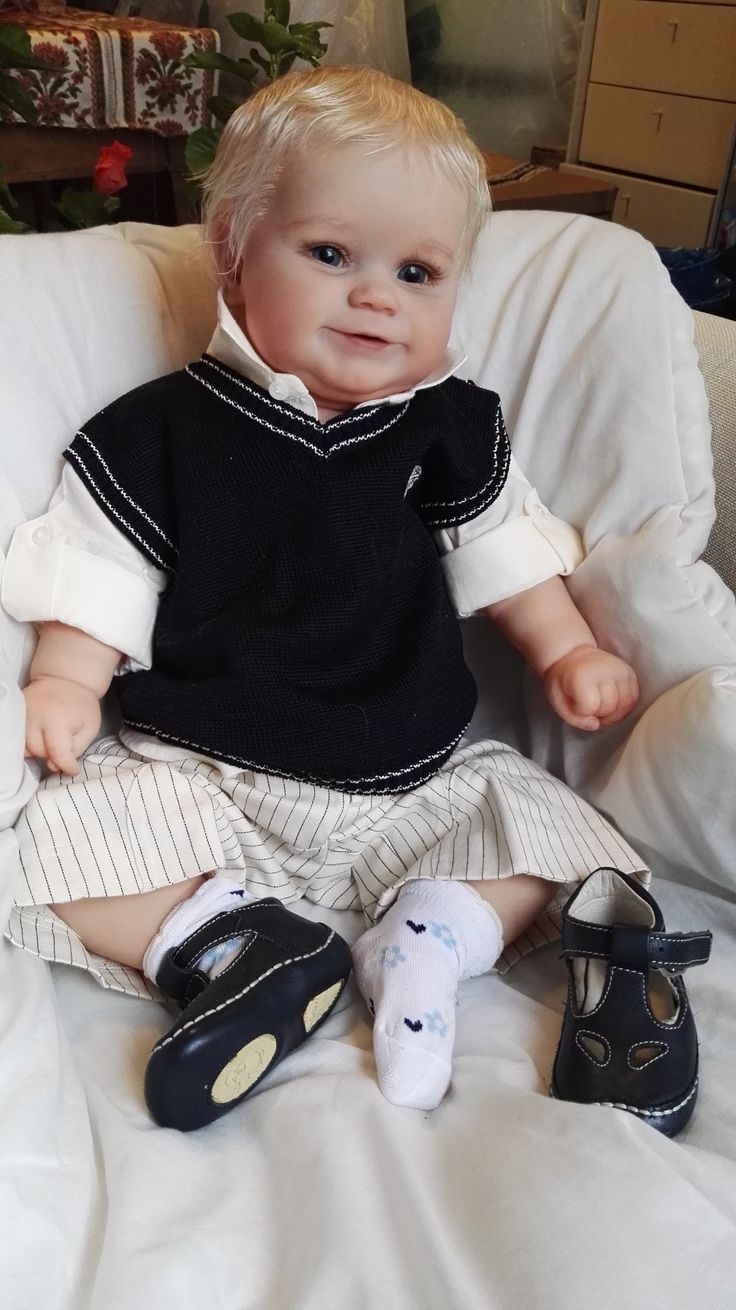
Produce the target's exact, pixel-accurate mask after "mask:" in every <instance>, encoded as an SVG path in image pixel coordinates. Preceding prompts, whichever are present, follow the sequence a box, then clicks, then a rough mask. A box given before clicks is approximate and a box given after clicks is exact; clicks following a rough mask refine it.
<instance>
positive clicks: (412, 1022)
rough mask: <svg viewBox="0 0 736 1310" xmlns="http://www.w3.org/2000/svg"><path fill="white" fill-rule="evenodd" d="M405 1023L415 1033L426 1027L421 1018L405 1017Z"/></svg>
mask: <svg viewBox="0 0 736 1310" xmlns="http://www.w3.org/2000/svg"><path fill="white" fill-rule="evenodd" d="M404 1023H405V1024H406V1026H407V1028H411V1031H412V1032H413V1033H418V1032H421V1030H422V1028H423V1027H424V1024H423V1023H422V1021H421V1019H405V1020H404Z"/></svg>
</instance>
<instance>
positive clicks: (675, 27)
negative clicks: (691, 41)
mask: <svg viewBox="0 0 736 1310" xmlns="http://www.w3.org/2000/svg"><path fill="white" fill-rule="evenodd" d="M667 26H668V27H671V28H672V39H671V42H670V44H671V45H674V44H675V41H676V40H677V32H678V29H679V26H680V24H679V23H668V24H667Z"/></svg>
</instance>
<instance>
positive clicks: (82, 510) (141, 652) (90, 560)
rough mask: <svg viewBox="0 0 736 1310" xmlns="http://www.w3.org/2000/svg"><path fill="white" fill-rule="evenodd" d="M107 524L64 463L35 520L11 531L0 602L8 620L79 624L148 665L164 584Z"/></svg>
mask: <svg viewBox="0 0 736 1310" xmlns="http://www.w3.org/2000/svg"><path fill="white" fill-rule="evenodd" d="M167 581H168V577H167V574H166V573H165V572H164V570H163V569H158V568H156V566H155V565H153V564H151V563H150V561H149V560H147V559H146V557H145V556H144V555H142V554H141V553H140V552H139V551H138V550H136V548H135V547H134V546H133V545H131V543H130V542H129V541H128V539H127V537H125V536H123V534H122V533H121V532H119V531H118V529H117V528H116V527H114V526H113V524H112V523H111V522H110V520H109V519H108V518H107V516H106V515H105V514H104V513H103V512H102V510H101V509H100V508H99V506H98V505H97V504H96V502H95V501H94V500H93V498H92V496H91V495H90V493H89V492H88V491H87V489H86V487H85V486H84V484H83V483H82V481H81V480H80V478H79V477H78V476H77V474H76V473H75V472H74V470H73V469H72V468H71V467H70V466H67V467H66V468H65V469H64V472H63V475H62V479H61V483H60V485H59V488H58V490H57V491H56V493H55V494H54V497H53V499H52V501H51V504H50V506H49V508H48V510H47V512H46V513H45V514H42V515H41V517H40V518H37V519H32V520H31V521H30V522H28V523H23V524H21V526H20V527H18V528H16V531H15V534H14V536H13V540H12V542H11V544H10V549H9V551H8V556H7V560H6V564H5V569H4V571H3V578H2V604H3V606H4V608H5V609H6V610H7V612H8V613H9V614H11V615H12V616H13V618H15V619H19V620H21V621H24V622H29V623H47V622H52V621H55V622H58V623H66V624H67V625H68V626H69V627H72V628H79V629H80V630H81V631H82V632H86V633H88V634H89V636H90V637H95V638H96V640H97V641H101V642H104V643H105V645H107V646H112V647H113V649H115V650H119V651H121V652H122V654H123V655H124V656H126V657H127V659H126V662H125V665H124V668H125V669H148V668H150V667H151V646H152V638H153V626H154V622H155V619H156V611H157V609H158V603H159V597H160V595H161V593H162V592H163V591H164V589H165V587H166V585H167Z"/></svg>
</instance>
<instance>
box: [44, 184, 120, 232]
mask: <svg viewBox="0 0 736 1310" xmlns="http://www.w3.org/2000/svg"><path fill="white" fill-rule="evenodd" d="M119 208H120V199H119V197H118V196H101V195H99V194H98V192H97V191H75V190H74V188H73V187H68V186H67V187H64V190H63V191H62V193H61V200H56V201H55V202H54V209H56V210H57V212H58V213H59V214H61V217H62V218H63V219H64V220H65V222H67V223H68V224H69V225H70V227H77V228H81V227H99V226H100V224H101V223H110V222H112V218H113V215H114V214H116V213H117V212H118V210H119Z"/></svg>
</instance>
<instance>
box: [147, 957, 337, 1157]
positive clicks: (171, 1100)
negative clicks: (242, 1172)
mask: <svg viewBox="0 0 736 1310" xmlns="http://www.w3.org/2000/svg"><path fill="white" fill-rule="evenodd" d="M341 945H342V943H341ZM345 950H346V951H347V948H345ZM348 956H349V953H348ZM335 963H336V961H335V959H334V957H333V959H332V964H331V967H330V966H329V964H328V962H327V961H325V967H324V968H323V969H322V970H321V972H322V977H321V978H320V977H319V974H317V976H316V977H315V972H314V971H313V970H312V971H310V974H309V976H308V977H300V976H298V975H297V976H294V975H289V976H287V977H285V978H284V979H283V984H282V986H281V987H279V988H274V987H273V986H270V987H269V988H268V989H265V990H264V994H263V996H261V997H259V996H257V995H256V994H255V993H252V994H251V997H250V998H249V1003H248V1004H247V1005H246V1006H244V1005H238V1004H235V1005H233V1006H232V1007H230V1008H227V1009H224V1010H223V1011H221V1012H219V1013H218V1014H217V1015H216V1016H212V1017H207V1018H205V1019H204V1020H203V1022H200V1023H198V1022H193V1023H192V1024H191V1025H190V1026H189V1027H188V1028H187V1029H186V1030H184V1031H183V1032H181V1033H180V1034H173V1035H169V1036H167V1037H164V1038H163V1039H162V1040H161V1042H159V1043H158V1044H157V1045H156V1046H154V1048H153V1051H152V1052H151V1055H150V1058H149V1061H148V1064H147V1066H146V1073H145V1080H144V1093H145V1099H146V1105H147V1106H148V1109H149V1111H150V1114H151V1116H152V1117H153V1119H154V1120H155V1121H156V1123H158V1124H160V1125H161V1127H163V1128H176V1129H178V1130H179V1131H180V1132H191V1131H192V1130H193V1129H196V1128H203V1127H204V1126H205V1125H206V1124H209V1123H212V1122H213V1121H214V1120H215V1119H218V1118H219V1117H220V1115H223V1114H226V1113H227V1112H228V1111H229V1110H231V1109H234V1107H235V1106H236V1105H238V1104H239V1102H240V1101H242V1100H244V1099H245V1097H246V1096H249V1095H250V1094H251V1093H252V1092H253V1091H254V1090H255V1088H256V1087H257V1086H258V1085H259V1083H260V1082H261V1080H262V1079H263V1078H264V1077H265V1075H266V1074H267V1073H268V1072H269V1071H270V1070H271V1069H273V1068H274V1067H275V1065H277V1064H278V1063H280V1061H281V1060H283V1059H284V1057H285V1056H287V1055H288V1054H289V1053H290V1052H291V1051H293V1050H295V1049H296V1048H297V1047H298V1046H301V1044H302V1042H304V1041H305V1040H306V1038H307V1037H309V1036H310V1035H311V1034H312V1033H313V1032H315V1031H316V1029H317V1028H318V1027H319V1026H320V1024H322V1023H324V1021H325V1019H327V1017H328V1015H329V1014H330V1013H331V1012H332V1010H333V1009H334V1007H335V1006H336V1004H337V1002H338V1000H339V999H340V996H341V994H342V991H343V989H344V987H345V983H346V982H347V979H348V976H349V973H350V962H349V958H348V960H347V961H345V962H344V963H345V972H344V974H343V975H342V976H341V977H338V978H337V979H336V978H335V973H336V969H335ZM341 963H342V962H341ZM330 973H331V975H332V976H331V977H330ZM320 983H321V984H322V985H321V986H320ZM310 984H311V985H310ZM315 987H316V989H315ZM310 993H311V994H310Z"/></svg>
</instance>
